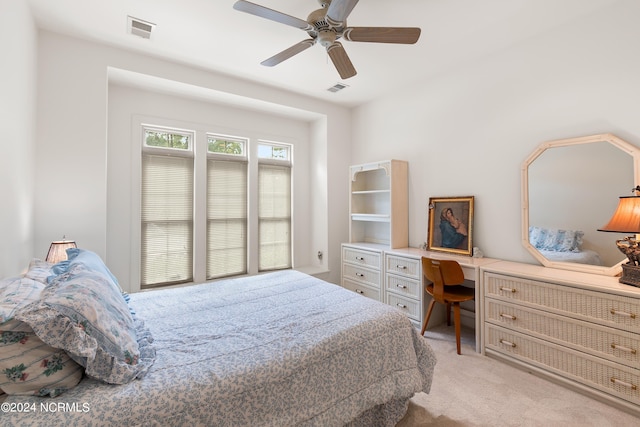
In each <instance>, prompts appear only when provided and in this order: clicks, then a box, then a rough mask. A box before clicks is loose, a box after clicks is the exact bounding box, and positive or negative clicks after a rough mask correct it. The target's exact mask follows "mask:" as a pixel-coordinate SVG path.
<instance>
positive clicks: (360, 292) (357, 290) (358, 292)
mask: <svg viewBox="0 0 640 427" xmlns="http://www.w3.org/2000/svg"><path fill="white" fill-rule="evenodd" d="M356 293H357V294H360V295H362V294H364V291H361V290H360V289H356Z"/></svg>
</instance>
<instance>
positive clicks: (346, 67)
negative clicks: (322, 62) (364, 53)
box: [327, 42, 357, 79]
mask: <svg viewBox="0 0 640 427" xmlns="http://www.w3.org/2000/svg"><path fill="white" fill-rule="evenodd" d="M327 53H328V54H329V58H331V62H333V65H334V66H335V67H336V70H338V74H340V77H341V78H343V79H348V78H349V77H353V76H355V75H356V74H357V71H356V69H355V68H354V66H353V64H352V63H351V60H350V59H349V56H348V55H347V52H346V51H345V50H344V47H342V44H341V43H339V42H335V43H333V44H332V45H331V46H329V47H327Z"/></svg>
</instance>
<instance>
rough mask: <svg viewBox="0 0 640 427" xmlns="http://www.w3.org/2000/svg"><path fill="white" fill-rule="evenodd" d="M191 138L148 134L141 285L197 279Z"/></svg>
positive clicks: (171, 133) (178, 134) (146, 131)
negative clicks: (194, 275)
mask: <svg viewBox="0 0 640 427" xmlns="http://www.w3.org/2000/svg"><path fill="white" fill-rule="evenodd" d="M192 141H193V135H192V134H189V133H182V132H178V131H173V130H172V131H169V130H162V129H154V128H147V127H145V128H144V146H143V153H142V197H141V236H142V242H141V285H142V287H150V286H154V285H158V284H167V283H182V282H188V281H190V280H192V278H193V151H192V148H193V147H192Z"/></svg>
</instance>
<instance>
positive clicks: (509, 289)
mask: <svg viewBox="0 0 640 427" xmlns="http://www.w3.org/2000/svg"><path fill="white" fill-rule="evenodd" d="M500 290H501V291H505V292H511V293H513V294H515V293H516V290H515V289H514V288H505V287H504V286H500Z"/></svg>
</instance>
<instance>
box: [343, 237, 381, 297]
mask: <svg viewBox="0 0 640 427" xmlns="http://www.w3.org/2000/svg"><path fill="white" fill-rule="evenodd" d="M382 254H383V251H382V248H381V246H380V245H376V244H366V243H360V244H348V243H344V244H343V245H342V286H343V287H344V288H347V289H349V290H351V291H354V292H357V293H359V294H360V295H364V296H366V297H369V298H372V299H375V300H377V301H382V279H383V273H382V256H383V255H382Z"/></svg>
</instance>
